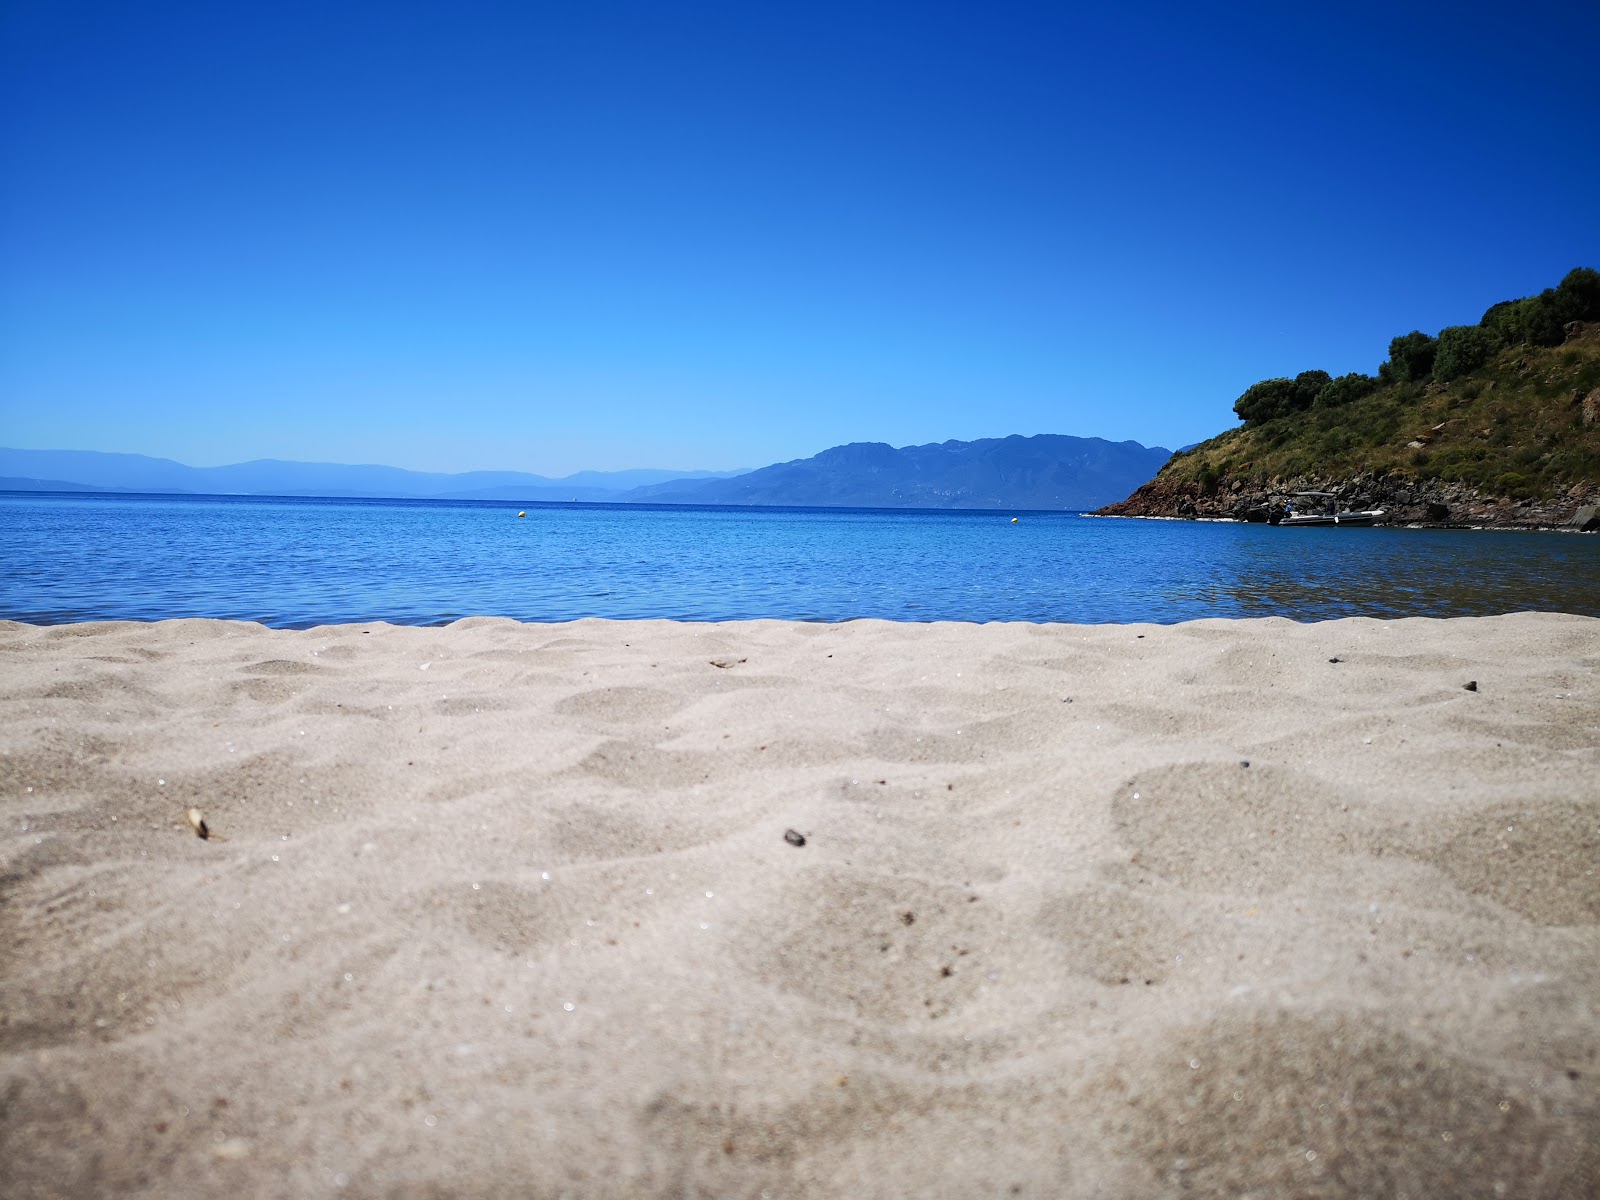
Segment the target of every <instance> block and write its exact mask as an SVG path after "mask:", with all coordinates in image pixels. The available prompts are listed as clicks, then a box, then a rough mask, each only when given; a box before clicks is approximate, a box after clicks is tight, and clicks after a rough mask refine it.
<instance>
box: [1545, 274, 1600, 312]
mask: <svg viewBox="0 0 1600 1200" xmlns="http://www.w3.org/2000/svg"><path fill="white" fill-rule="evenodd" d="M1556 307H1557V308H1558V309H1559V310H1560V311H1561V314H1562V319H1563V320H1566V321H1600V271H1596V270H1595V269H1594V268H1593V267H1574V268H1573V269H1572V270H1570V271H1568V272H1567V274H1566V277H1565V278H1564V279H1562V281H1561V282H1560V283H1558V284H1557V285H1556Z"/></svg>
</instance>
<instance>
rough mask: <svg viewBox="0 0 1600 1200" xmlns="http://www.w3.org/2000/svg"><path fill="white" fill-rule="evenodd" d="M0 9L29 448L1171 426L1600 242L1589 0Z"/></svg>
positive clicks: (453, 464)
mask: <svg viewBox="0 0 1600 1200" xmlns="http://www.w3.org/2000/svg"><path fill="white" fill-rule="evenodd" d="M0 11H3V14H4V16H3V30H0V33H3V37H0V42H3V48H0V56H3V57H0V103H3V110H0V117H3V128H0V156H3V157H0V174H3V181H0V255H3V259H0V444H4V445H12V446H20V447H27V448H38V449H47V448H48V449H81V450H121V451H132V452H137V453H143V454H153V455H158V456H161V457H169V458H176V459H178V460H180V461H182V462H187V463H190V464H191V465H196V466H212V465H218V464H221V463H227V462H235V461H240V460H243V459H250V458H260V457H276V458H294V459H305V460H317V461H337V462H381V463H387V464H391V465H394V466H402V467H411V468H416V469H423V470H446V471H454V470H468V469H473V468H491V469H511V470H528V471H535V472H538V473H541V474H547V475H562V474H566V473H568V472H571V471H575V470H578V469H581V468H595V469H616V468H623V467H641V466H658V467H672V468H680V469H689V468H705V469H726V468H732V467H754V466H761V465H764V464H766V463H769V462H774V461H779V460H784V459H790V458H797V457H803V456H806V455H809V454H813V453H816V452H817V451H819V450H822V449H824V448H826V447H828V446H831V445H836V444H838V443H841V442H850V441H885V442H891V443H893V444H895V445H906V444H911V443H921V442H930V441H943V440H945V439H947V438H960V439H970V438H979V437H994V436H1003V435H1006V434H1011V433H1022V434H1034V433H1071V434H1078V435H1080V436H1099V437H1105V438H1110V439H1114V440H1121V439H1125V438H1132V439H1136V440H1138V441H1141V442H1144V443H1145V444H1147V445H1152V444H1160V445H1166V446H1169V447H1176V446H1178V445H1181V444H1184V443H1188V442H1192V441H1198V440H1200V439H1202V438H1205V437H1209V436H1211V435H1213V434H1215V433H1217V432H1220V431H1221V430H1222V429H1224V428H1227V427H1229V426H1230V425H1231V424H1233V422H1234V417H1233V413H1232V404H1233V400H1234V399H1235V398H1236V397H1237V396H1238V394H1239V393H1240V392H1241V391H1242V390H1243V389H1244V388H1245V387H1246V386H1248V385H1249V384H1251V383H1253V382H1255V381H1256V380H1258V379H1262V378H1266V377H1269V376H1274V375H1282V374H1293V373H1295V372H1298V371H1301V370H1305V369H1308V368H1312V367H1320V368H1322V369H1325V370H1328V371H1331V372H1333V373H1335V374H1339V373H1342V372H1345V371H1351V370H1362V371H1368V372H1370V371H1373V370H1375V369H1376V367H1377V365H1378V362H1379V361H1380V360H1381V359H1382V358H1383V357H1384V355H1385V352H1386V349H1387V345H1388V341H1389V339H1390V338H1391V337H1393V336H1395V335H1396V334H1400V333H1404V332H1407V331H1409V330H1411V329H1413V328H1421V329H1424V330H1426V331H1428V332H1436V331H1437V330H1438V329H1439V328H1440V327H1442V326H1444V325H1451V324H1462V323H1471V322H1474V321H1476V320H1477V319H1478V318H1479V317H1480V316H1481V315H1482V313H1483V310H1484V309H1485V308H1487V307H1488V306H1489V305H1490V304H1492V303H1494V302H1495V301H1498V300H1503V299H1508V298H1511V297H1516V296H1522V295H1527V294H1530V293H1532V292H1537V291H1539V290H1540V289H1542V288H1545V287H1548V286H1552V285H1554V284H1555V283H1556V282H1557V281H1558V280H1559V279H1560V277H1561V276H1562V275H1563V274H1565V273H1566V272H1567V271H1568V270H1569V269H1571V268H1572V267H1574V266H1579V265H1586V266H1594V267H1600V108H1597V101H1596V97H1597V92H1596V85H1595V74H1594V72H1595V61H1596V59H1595V54H1596V47H1597V46H1600V5H1596V4H1594V3H1592V0H1591V2H1582V3H1573V2H1572V0H1562V2H1560V3H1555V2H1546V0H1532V3H1528V4H1524V5H1522V6H1513V5H1508V4H1505V3H1497V4H1495V5H1493V6H1488V5H1478V4H1474V3H1471V2H1470V0H1469V2H1468V3H1436V4H1407V3H1405V2H1403V0H1401V2H1398V3H1382V4H1367V3H1361V2H1357V3H1339V4H1322V5H1304V4H1292V3H1283V2H1282V0H1274V2H1272V3H1260V4H1257V3H1227V4H1204V3H1194V2H1192V0H1191V2H1189V3H1176V4H1169V3H1165V2H1163V0H1151V2H1144V3H1139V4H1126V5H1124V4H1111V5H1078V4H1070V3H1046V2H1039V3H1032V4H1017V3H1004V2H999V0H985V2H984V3H981V4H980V3H972V2H968V3H963V4H959V5H953V4H952V5H946V4H939V3H906V4H874V3H871V2H870V0H850V2H848V3H840V4H834V3H831V2H821V0H807V2H806V3H803V4H802V3H774V4H762V3H751V2H749V0H741V2H738V3H727V4H696V3H692V2H691V3H661V2H649V3H639V4H620V3H607V2H606V0H564V2H562V3H539V2H537V0H522V2H506V3H493V2H484V0H448V2H444V0H441V2H438V3H413V2H409V0H380V2H361V0H357V2H351V3H340V2H338V0H316V2H315V3H305V2H302V0H275V2H273V3H255V4H236V3H218V2H217V0H196V2H193V3H182V2H174V0H139V2H138V3H128V2H126V0H114V2H103V0H74V2H72V3H62V2H61V0H0Z"/></svg>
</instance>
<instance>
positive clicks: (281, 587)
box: [0, 494, 1600, 627]
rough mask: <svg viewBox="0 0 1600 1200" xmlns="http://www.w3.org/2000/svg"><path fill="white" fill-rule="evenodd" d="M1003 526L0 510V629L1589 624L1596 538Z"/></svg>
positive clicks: (680, 517) (977, 520)
mask: <svg viewBox="0 0 1600 1200" xmlns="http://www.w3.org/2000/svg"><path fill="white" fill-rule="evenodd" d="M519 507H522V508H525V509H526V511H527V514H528V515H527V517H526V519H518V518H517V516H516V513H517V510H518V508H519ZM1013 515H1015V514H1012V513H1010V512H1004V513H999V512H996V513H972V512H962V513H946V512H901V511H883V510H863V509H727V508H724V509H707V508H683V507H674V506H650V507H643V506H630V505H601V504H571V505H522V506H518V505H515V504H502V503H495V502H431V501H428V502H425V501H387V500H364V501H341V500H283V499H265V498H252V497H148V496H112V497H107V496H83V495H39V494H12V495H0V562H4V564H5V570H4V572H0V616H5V617H10V618H12V619H17V620H25V621H36V622H59V621H73V620H98V619H110V618H135V619H143V620H153V619H159V618H164V617H175V616H210V617H227V618H235V619H245V620H257V621H262V622H265V623H267V624H270V625H278V626H290V627H305V626H309V625H316V624H326V623H333V622H342V621H362V620H387V621H394V622H399V623H407V624H438V623H442V622H446V621H450V620H454V619H455V618H457V617H462V616H468V615H473V614H494V615H501V616H509V617H515V618H518V619H521V620H529V621H556V620H569V619H573V618H576V617H584V616H601V617H618V618H629V617H672V618H677V619H683V620H721V619H737V618H748V617H781V618H791V619H800V620H820V621H838V620H848V619H851V618H855V617H885V618H889V619H893V620H911V621H932V620H964V621H1006V620H1022V621H1076V622H1108V621H1119V622H1127V621H1153V622H1172V621H1182V620H1189V619H1192V618H1196V617H1239V616H1268V615H1277V616H1287V617H1292V618H1295V619H1298V620H1320V619H1325V618H1330V617H1341V616H1352V615H1365V616H1377V617H1399V616H1437V617H1444V616H1463V615H1489V614H1494V613H1503V612H1513V611H1519V610H1525V609H1534V610H1544V611H1561V612H1573V613H1582V614H1587V615H1592V616H1600V537H1595V536H1577V535H1555V534H1526V533H1488V532H1467V531H1422V530H1401V529H1282V528H1273V527H1270V526H1264V525H1237V524H1231V523H1193V522H1174V521H1126V520H1096V519H1086V518H1081V517H1076V516H1070V515H1067V514H1063V513H1026V514H1021V520H1020V521H1019V522H1018V523H1017V524H1015V525H1013V524H1011V521H1010V518H1011V517H1012V516H1013Z"/></svg>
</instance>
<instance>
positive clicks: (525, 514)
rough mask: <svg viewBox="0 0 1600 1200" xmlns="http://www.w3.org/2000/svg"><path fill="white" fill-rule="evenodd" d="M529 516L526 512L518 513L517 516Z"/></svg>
mask: <svg viewBox="0 0 1600 1200" xmlns="http://www.w3.org/2000/svg"><path fill="white" fill-rule="evenodd" d="M527 515H528V514H527V513H525V512H519V513H518V514H517V516H519V517H525V516H527Z"/></svg>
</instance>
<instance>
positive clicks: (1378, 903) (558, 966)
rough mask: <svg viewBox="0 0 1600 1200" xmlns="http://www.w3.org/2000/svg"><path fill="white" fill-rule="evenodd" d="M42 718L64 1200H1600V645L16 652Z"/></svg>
mask: <svg viewBox="0 0 1600 1200" xmlns="http://www.w3.org/2000/svg"><path fill="white" fill-rule="evenodd" d="M0 684H3V686H0V712H3V715H4V720H3V723H0V753H3V756H0V806H3V811H0V818H3V823H0V830H3V841H0V856H3V861H0V1164H3V1166H0V1176H3V1177H4V1184H3V1186H0V1191H3V1192H4V1194H5V1195H6V1196H8V1197H18V1198H22V1197H44V1196H70V1197H78V1196H140V1197H214V1196H232V1197H257V1196H260V1197H268V1196H272V1197H282V1196H289V1197H297V1196H334V1195H337V1196H351V1197H417V1198H420V1197H442V1196H490V1195H504V1196H512V1195H514V1196H528V1197H557V1196H573V1197H587V1196H650V1197H654V1196H663V1197H665V1196H674V1197H691V1196H708V1197H709V1196H719V1197H720V1196H728V1197H744V1196H749V1197H757V1196H766V1197H772V1198H777V1197H878V1196H883V1197H891V1196H952V1197H978V1196H1024V1197H1077V1196H1085V1197H1089V1196H1103V1197H1143V1196H1152V1197H1155V1196H1230V1197H1239V1196H1246V1195H1248V1196H1255V1197H1259V1198H1262V1200H1266V1198H1268V1197H1291V1196H1292V1197H1356V1196H1363V1197H1376V1196H1384V1197H1398V1196H1409V1197H1413V1198H1418V1197H1433V1196H1452V1197H1477V1196H1483V1197H1499V1196H1506V1197H1563V1198H1565V1197H1571V1198H1573V1200H1577V1198H1580V1197H1593V1196H1595V1195H1597V1194H1600V620H1595V619H1589V618H1581V617H1570V616H1555V615H1538V614H1521V615H1515V616H1508V617H1493V618H1480V619H1458V620H1450V621H1434V620H1420V619H1413V620H1400V621H1387V622H1380V621H1373V620H1366V619H1348V620H1340V621H1332V622H1327V623H1322V624H1314V625H1299V624H1295V623H1292V622H1289V621H1286V620H1279V619H1270V620H1255V621H1199V622H1194V623H1189V624H1183V625H1174V626H1156V625H1140V626H1129V625H1121V626H1072V625H1026V624H1004V625H985V626H976V625H960V624H931V625H911V624H891V623H886V622H878V621H858V622H851V623H847V624H803V623H791V622H778V621H756V622H747V623H727V624H699V625H697V624H680V623H671V622H665V621H645V622H608V621H596V620H589V621H579V622H575V623H571V624H563V625H523V624H517V623H515V622H512V621H508V620H501V619H490V618H473V619H470V620H465V621H460V622H457V623H455V624H453V625H450V626H447V627H444V628H431V629H424V628H405V627H397V626H390V625H348V626H332V627H324V628H318V629H312V630H308V631H303V632H292V631H275V630H270V629H266V628H263V627H261V626H258V625H248V624H237V623H225V622H219V621H204V620H185V621H168V622H161V623H155V624H143V623H132V622H118V623H95V624H82V625H66V626H56V627H50V628H38V627H33V626H26V625H19V624H15V623H10V622H5V623H0ZM190 808H196V809H198V810H200V812H201V814H202V815H203V819H204V821H205V822H206V828H207V831H208V833H210V834H211V835H213V836H211V837H209V838H208V839H204V840H202V839H201V838H200V837H198V836H196V834H195V832H194V831H193V830H192V829H191V827H190V825H189V824H188V822H187V821H186V818H185V813H186V811H187V810H188V809H190Z"/></svg>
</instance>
